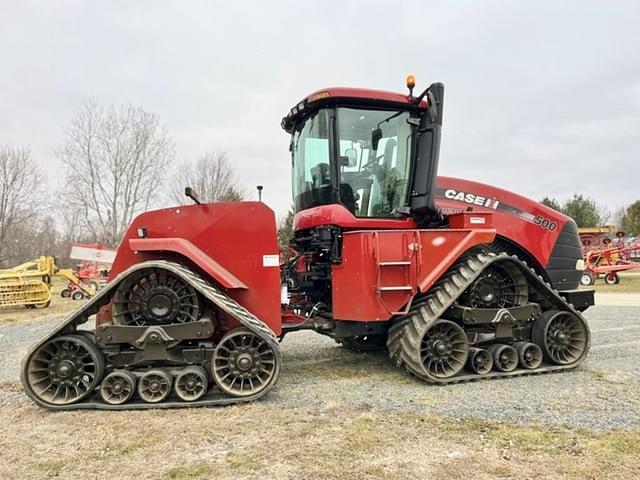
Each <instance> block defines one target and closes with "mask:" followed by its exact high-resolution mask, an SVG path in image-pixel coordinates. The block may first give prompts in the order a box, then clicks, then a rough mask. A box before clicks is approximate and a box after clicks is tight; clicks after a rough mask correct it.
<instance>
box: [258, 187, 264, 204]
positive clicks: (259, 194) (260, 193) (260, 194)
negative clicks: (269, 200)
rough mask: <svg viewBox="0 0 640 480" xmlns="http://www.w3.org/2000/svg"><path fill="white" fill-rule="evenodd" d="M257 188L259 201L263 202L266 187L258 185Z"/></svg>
mask: <svg viewBox="0 0 640 480" xmlns="http://www.w3.org/2000/svg"><path fill="white" fill-rule="evenodd" d="M256 188H257V189H258V201H259V202H261V201H262V189H263V188H264V187H263V186H262V185H257V186H256Z"/></svg>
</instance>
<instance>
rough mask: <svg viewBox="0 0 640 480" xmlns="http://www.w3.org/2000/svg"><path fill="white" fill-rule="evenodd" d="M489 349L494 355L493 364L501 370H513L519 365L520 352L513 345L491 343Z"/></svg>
mask: <svg viewBox="0 0 640 480" xmlns="http://www.w3.org/2000/svg"><path fill="white" fill-rule="evenodd" d="M489 351H490V352H491V354H492V355H493V365H494V367H495V369H496V370H498V371H500V372H512V371H513V370H515V369H516V367H517V366H518V352H516V349H515V348H513V347H512V346H511V345H505V344H497V345H491V346H490V347H489Z"/></svg>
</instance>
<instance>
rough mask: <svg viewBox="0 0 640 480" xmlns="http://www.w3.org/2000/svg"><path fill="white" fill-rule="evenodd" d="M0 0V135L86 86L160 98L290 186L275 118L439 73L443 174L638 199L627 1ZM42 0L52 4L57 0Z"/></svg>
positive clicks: (258, 174)
mask: <svg viewBox="0 0 640 480" xmlns="http://www.w3.org/2000/svg"><path fill="white" fill-rule="evenodd" d="M49 3H50V4H51V5H49V6H45V5H46V3H45V2H30V1H23V0H21V1H19V2H18V1H14V0H0V144H20V145H24V146H26V147H28V148H30V149H31V151H32V153H33V156H34V158H35V160H36V161H37V162H38V163H39V164H41V165H42V166H44V167H46V168H47V171H48V172H49V173H50V174H51V175H52V176H53V177H54V178H56V179H57V178H58V177H59V175H60V167H61V165H60V163H59V162H58V161H57V160H56V158H55V156H54V153H53V152H54V148H55V147H56V145H58V144H60V142H61V141H62V138H63V128H64V126H65V124H67V123H68V122H69V120H70V119H71V117H72V116H73V114H74V111H75V110H76V109H77V108H78V107H79V106H80V105H81V104H82V103H83V102H85V101H86V100H88V99H94V100H96V101H97V102H99V103H101V104H104V105H109V104H114V103H115V104H119V103H123V102H131V103H134V104H137V105H141V106H142V107H144V108H145V109H146V110H148V111H151V112H154V113H156V114H157V115H158V116H159V117H160V119H161V121H162V123H164V124H165V125H166V126H167V128H168V129H169V130H170V132H171V134H172V136H173V138H174V140H175V143H176V149H177V152H178V156H179V158H180V159H191V158H194V157H197V156H199V155H201V154H203V153H205V152H206V151H210V150H218V149H219V150H226V151H227V152H228V154H229V157H230V159H231V160H232V162H233V163H234V165H235V166H236V169H237V172H238V175H239V177H240V179H241V181H242V183H243V184H244V185H245V188H246V189H247V191H248V192H250V194H251V195H253V194H254V192H255V185H257V184H262V185H264V187H265V190H264V198H265V200H266V201H267V202H268V203H269V204H270V205H271V206H272V207H273V208H274V209H275V210H276V212H277V213H278V214H279V215H282V214H283V213H285V212H286V210H287V208H288V206H289V204H290V202H291V200H290V196H291V191H290V186H289V179H290V172H289V152H288V137H287V135H286V134H285V133H284V132H283V131H282V130H281V129H280V119H281V117H282V116H283V115H284V114H285V113H286V112H287V111H288V110H289V108H290V107H291V106H293V105H294V104H295V103H296V102H297V101H298V100H300V99H301V98H303V97H304V96H306V95H307V94H309V93H311V92H313V91H315V90H318V89H320V88H322V87H327V86H358V87H369V88H379V89H385V90H396V91H405V88H404V79H405V76H406V74H407V73H414V74H415V75H416V77H417V81H418V86H419V87H422V86H426V85H427V84H429V83H431V82H434V81H441V82H443V83H444V84H445V87H446V95H445V99H446V100H445V124H444V131H443V144H442V151H441V157H440V158H441V160H440V173H441V174H443V175H451V176H460V177H464V178H470V179H475V180H480V181H483V182H486V183H491V184H495V185H498V186H501V187H506V188H508V189H511V190H514V191H516V192H519V193H522V194H524V195H527V196H530V197H532V198H535V199H540V198H542V197H543V196H545V195H551V196H555V197H558V198H560V199H564V198H566V197H568V196H570V195H571V194H572V193H574V192H580V193H586V194H588V195H590V196H592V197H594V198H595V199H596V200H597V201H598V202H601V203H603V204H606V205H608V206H609V207H610V208H611V209H612V210H615V209H616V208H617V207H619V206H622V205H624V204H628V203H630V202H632V201H634V200H637V199H640V187H639V185H640V158H639V157H640V154H639V153H640V148H639V147H640V2H637V1H636V2H633V1H630V2H604V1H602V2H585V1H576V2H558V1H548V2H544V1H535V2H512V1H502V2H479V1H473V2H462V1H456V2H426V1H414V2H350V1H335V2H331V1H328V0H325V1H320V2H303V1H291V2H250V1H243V2H231V1H225V2H213V1H207V2H187V1H180V2H178V1H175V2H160V1H154V2H151V1H148V2H142V1H139V2H135V1H106V0H103V1H100V2H86V1H56V2H49ZM54 4H55V5H54Z"/></svg>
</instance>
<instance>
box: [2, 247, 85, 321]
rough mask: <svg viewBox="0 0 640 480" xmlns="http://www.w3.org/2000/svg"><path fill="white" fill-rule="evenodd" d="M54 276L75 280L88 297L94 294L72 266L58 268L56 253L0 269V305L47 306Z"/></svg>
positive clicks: (73, 281) (49, 301)
mask: <svg viewBox="0 0 640 480" xmlns="http://www.w3.org/2000/svg"><path fill="white" fill-rule="evenodd" d="M54 276H56V277H62V278H65V279H67V280H69V281H70V282H72V283H74V284H76V285H77V286H78V289H79V290H81V291H82V292H83V293H84V294H85V296H87V297H91V296H93V295H94V294H95V290H94V289H93V288H91V287H89V286H87V285H85V284H84V283H82V282H81V281H80V279H79V278H78V277H77V276H76V275H75V273H74V272H73V270H71V269H61V268H58V267H57V266H56V263H55V259H54V258H53V257H40V258H38V259H37V260H34V261H32V262H27V263H23V264H21V265H18V266H17V267H13V268H9V269H6V270H0V307H18V306H25V307H27V308H45V307H48V306H49V303H51V278H52V277H54Z"/></svg>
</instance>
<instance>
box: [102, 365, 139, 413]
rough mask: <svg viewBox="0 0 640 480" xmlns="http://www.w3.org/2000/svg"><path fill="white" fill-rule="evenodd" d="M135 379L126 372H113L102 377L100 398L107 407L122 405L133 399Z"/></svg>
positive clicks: (131, 374)
mask: <svg viewBox="0 0 640 480" xmlns="http://www.w3.org/2000/svg"><path fill="white" fill-rule="evenodd" d="M135 391H136V377H135V375H134V374H133V373H131V372H128V371H126V370H114V371H113V372H111V373H110V374H109V375H107V376H106V377H104V380H102V384H101V385H100V396H101V397H102V400H104V402H105V403H108V404H109V405H122V404H123V403H126V402H128V401H129V400H131V397H133V394H134V392H135Z"/></svg>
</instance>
